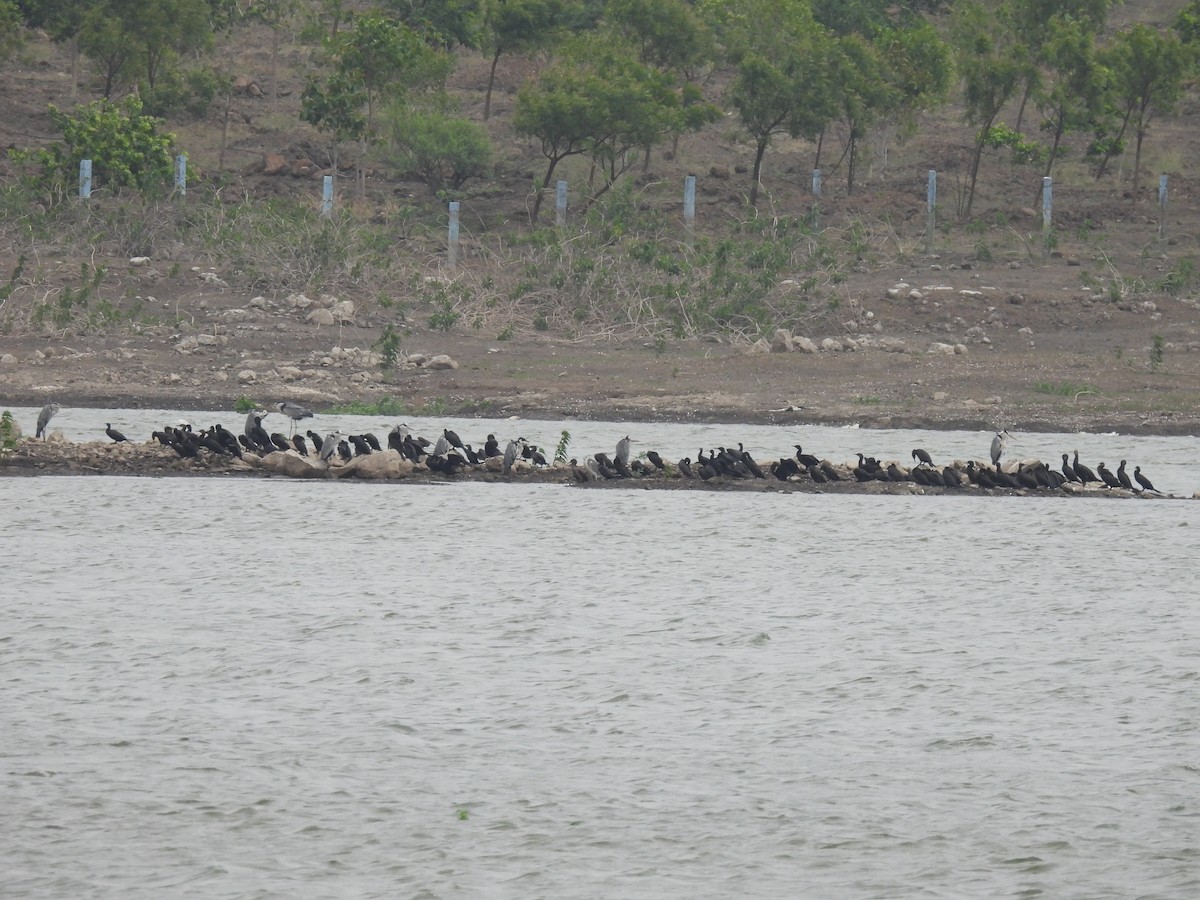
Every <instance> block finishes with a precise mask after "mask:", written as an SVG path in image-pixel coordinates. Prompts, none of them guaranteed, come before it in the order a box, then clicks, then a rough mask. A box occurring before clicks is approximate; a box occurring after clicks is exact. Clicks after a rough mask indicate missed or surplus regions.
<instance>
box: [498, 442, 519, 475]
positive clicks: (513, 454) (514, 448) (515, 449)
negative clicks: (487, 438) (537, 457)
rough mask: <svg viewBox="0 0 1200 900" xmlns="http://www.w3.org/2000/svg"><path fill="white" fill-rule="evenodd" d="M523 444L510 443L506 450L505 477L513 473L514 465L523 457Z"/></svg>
mask: <svg viewBox="0 0 1200 900" xmlns="http://www.w3.org/2000/svg"><path fill="white" fill-rule="evenodd" d="M521 447H522V444H521V443H520V442H519V441H509V442H508V446H507V447H505V448H504V466H503V469H502V471H503V472H504V474H505V475H507V474H509V473H510V472H511V471H512V467H513V463H515V462H516V461H517V458H518V457H519V456H520V455H521Z"/></svg>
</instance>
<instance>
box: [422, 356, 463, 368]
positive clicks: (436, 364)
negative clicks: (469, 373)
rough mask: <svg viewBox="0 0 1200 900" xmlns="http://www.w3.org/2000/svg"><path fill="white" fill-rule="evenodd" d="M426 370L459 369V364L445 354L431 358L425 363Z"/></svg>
mask: <svg viewBox="0 0 1200 900" xmlns="http://www.w3.org/2000/svg"><path fill="white" fill-rule="evenodd" d="M425 368H426V369H457V368H458V363H456V362H455V361H454V360H452V359H451V358H450V357H449V356H447V355H446V354H445V353H439V354H438V355H437V356H434V357H432V358H430V359H429V360H428V361H427V362H426V363H425Z"/></svg>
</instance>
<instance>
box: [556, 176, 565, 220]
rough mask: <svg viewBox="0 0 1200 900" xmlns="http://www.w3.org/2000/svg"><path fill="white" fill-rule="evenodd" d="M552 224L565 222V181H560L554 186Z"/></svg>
mask: <svg viewBox="0 0 1200 900" xmlns="http://www.w3.org/2000/svg"><path fill="white" fill-rule="evenodd" d="M554 224H555V225H558V226H560V227H561V226H563V225H566V224H567V183H566V182H565V181H560V182H558V184H556V185H555V186H554Z"/></svg>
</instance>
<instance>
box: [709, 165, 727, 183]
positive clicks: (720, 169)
mask: <svg viewBox="0 0 1200 900" xmlns="http://www.w3.org/2000/svg"><path fill="white" fill-rule="evenodd" d="M708 177H709V178H717V179H720V180H722V181H724V180H726V179H728V178H729V167H728V166H712V167H711V168H710V169H709V170H708Z"/></svg>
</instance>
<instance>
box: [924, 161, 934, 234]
mask: <svg viewBox="0 0 1200 900" xmlns="http://www.w3.org/2000/svg"><path fill="white" fill-rule="evenodd" d="M936 217H937V170H936V169H930V170H929V180H928V182H927V183H926V185H925V252H926V253H932V252H933V232H934V229H935V228H936V227H937V221H936Z"/></svg>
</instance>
